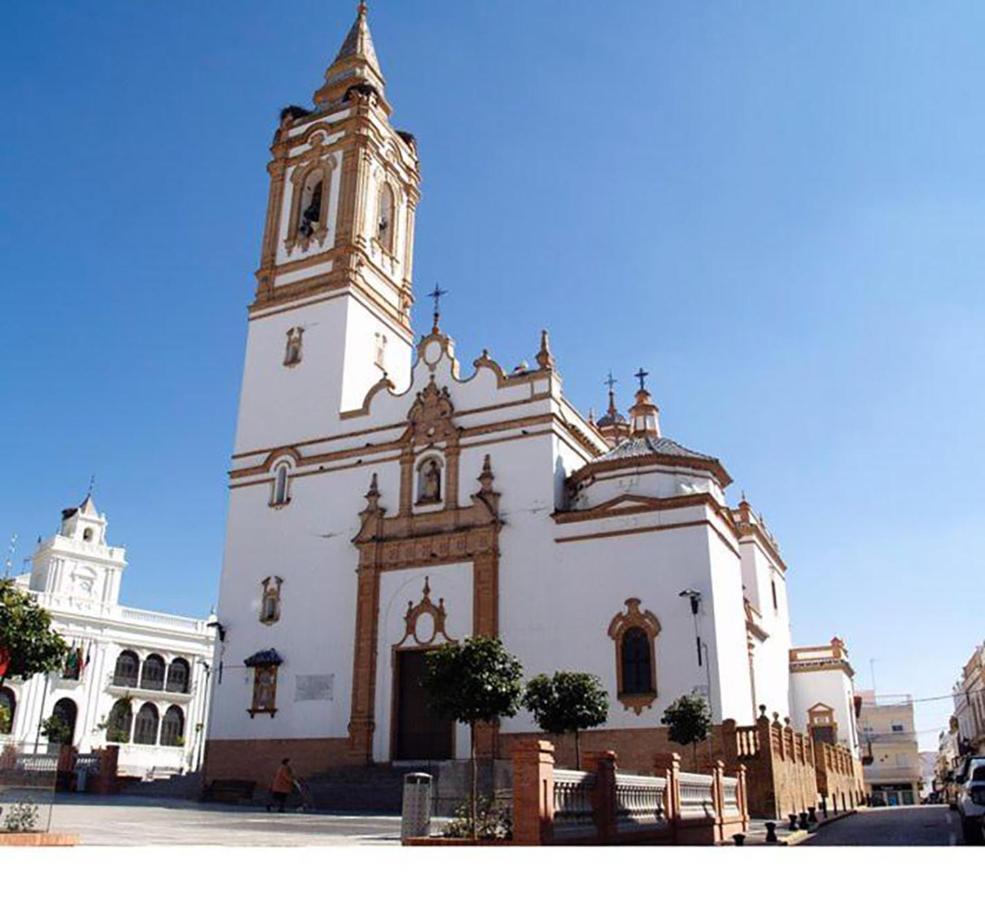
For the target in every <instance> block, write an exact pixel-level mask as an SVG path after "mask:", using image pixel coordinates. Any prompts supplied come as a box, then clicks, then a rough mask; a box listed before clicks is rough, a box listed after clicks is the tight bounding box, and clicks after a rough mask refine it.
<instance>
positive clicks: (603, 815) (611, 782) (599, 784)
mask: <svg viewBox="0 0 985 900" xmlns="http://www.w3.org/2000/svg"><path fill="white" fill-rule="evenodd" d="M584 759H585V769H586V771H588V772H594V773H595V789H594V790H593V791H592V812H593V814H594V817H595V828H596V830H597V831H598V838H599V843H600V844H609V843H612V842H613V841H615V838H616V769H617V760H616V753H615V751H614V750H602V751H600V752H596V753H586V754H585V757H584Z"/></svg>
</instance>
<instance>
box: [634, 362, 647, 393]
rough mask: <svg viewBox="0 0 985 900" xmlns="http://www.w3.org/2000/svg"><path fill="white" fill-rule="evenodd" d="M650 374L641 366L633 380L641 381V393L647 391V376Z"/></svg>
mask: <svg viewBox="0 0 985 900" xmlns="http://www.w3.org/2000/svg"><path fill="white" fill-rule="evenodd" d="M649 374H650V373H649V372H647V371H646V370H644V368H643V367H642V366H640V370H639V371H638V372H637V373H636V374H635V375H634V376H633V378H638V379H639V382H640V390H641V391H645V390H646V376H647V375H649Z"/></svg>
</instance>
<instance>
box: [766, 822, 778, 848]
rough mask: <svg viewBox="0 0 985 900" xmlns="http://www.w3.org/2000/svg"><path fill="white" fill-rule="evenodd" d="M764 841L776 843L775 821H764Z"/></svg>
mask: <svg viewBox="0 0 985 900" xmlns="http://www.w3.org/2000/svg"><path fill="white" fill-rule="evenodd" d="M766 843H767V844H775V843H776V822H767V823H766Z"/></svg>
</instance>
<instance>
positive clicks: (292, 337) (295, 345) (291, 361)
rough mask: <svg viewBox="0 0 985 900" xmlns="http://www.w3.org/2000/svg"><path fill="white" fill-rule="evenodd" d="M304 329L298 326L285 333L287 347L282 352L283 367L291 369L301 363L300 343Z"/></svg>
mask: <svg viewBox="0 0 985 900" xmlns="http://www.w3.org/2000/svg"><path fill="white" fill-rule="evenodd" d="M303 336H304V329H303V328H301V327H300V326H299V327H297V328H292V329H291V330H290V331H288V332H287V346H286V348H285V350H284V365H285V366H288V367H291V366H296V365H298V364H299V363H300V362H301V341H302V338H303Z"/></svg>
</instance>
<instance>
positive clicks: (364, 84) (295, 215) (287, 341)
mask: <svg viewBox="0 0 985 900" xmlns="http://www.w3.org/2000/svg"><path fill="white" fill-rule="evenodd" d="M391 113H392V108H391V106H390V103H389V101H388V100H387V98H386V93H385V81H384V78H383V73H382V70H381V68H380V63H379V60H378V59H377V56H376V50H375V48H374V46H373V39H372V36H371V34H370V30H369V22H368V18H367V10H366V4H365V3H360V4H359V6H358V10H357V14H356V20H355V22H354V23H353V25H352V27H351V28H350V29H349V32H348V34H347V35H346V37H345V40H344V41H343V42H342V46H341V48H340V49H339V52H338V54H337V55H336V56H335V59H334V60H333V62H332V63H331V65H330V66H329V67H328V69H327V70H326V71H325V76H324V81H323V83H322V85H321V86H320V87H319V88H318V89H317V90H316V91H315V93H314V97H313V105H312V107H311V108H307V107H301V106H288V107H286V108H285V109H284V110H283V111H282V112H281V115H280V123H279V126H278V128H277V130H276V132H275V134H274V141H273V145H272V146H271V155H272V159H271V161H270V162H269V164H268V165H267V171H268V173H269V175H270V191H269V197H268V202H267V214H266V221H265V223H264V233H263V243H262V249H261V257H260V268H259V270H258V271H257V273H256V274H257V290H256V296H255V299H254V301H253V303H252V304H251V305H250V307H249V316H250V334H249V338H248V342H247V357H246V369H245V373H244V379H243V390H242V394H241V398H240V421H239V430H238V432H237V449H238V450H249V449H252V448H254V447H261V446H278V445H287V444H291V443H294V442H295V441H298V440H303V439H305V438H311V437H317V436H319V435H322V434H326V433H330V432H331V431H332V430H333V428H334V424H335V422H337V420H338V415H339V413H340V412H344V411H346V410H349V409H353V408H358V407H359V406H361V405H362V402H363V400H364V398H365V396H366V394H367V392H368V391H369V389H370V388H371V387H373V385H375V384H376V383H377V382H379V381H380V380H381V379H383V378H386V379H388V380H389V381H390V382H391V383H392V384H393V385H394V386H396V387H398V388H403V387H404V386H406V385H407V384H408V383H409V380H410V367H411V362H412V356H413V344H414V340H413V332H412V330H411V326H410V312H411V307H412V305H413V294H412V274H413V251H414V214H415V210H416V207H417V202H418V199H419V197H420V193H419V190H418V185H419V182H420V171H419V164H418V157H417V146H416V142H415V140H414V137H413V135H411V134H409V133H408V132H405V131H397V130H396V129H395V128H394V127H393V125H392V124H391V122H390V115H391ZM313 398H314V399H317V401H318V402H317V404H316V403H314V402H313Z"/></svg>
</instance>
